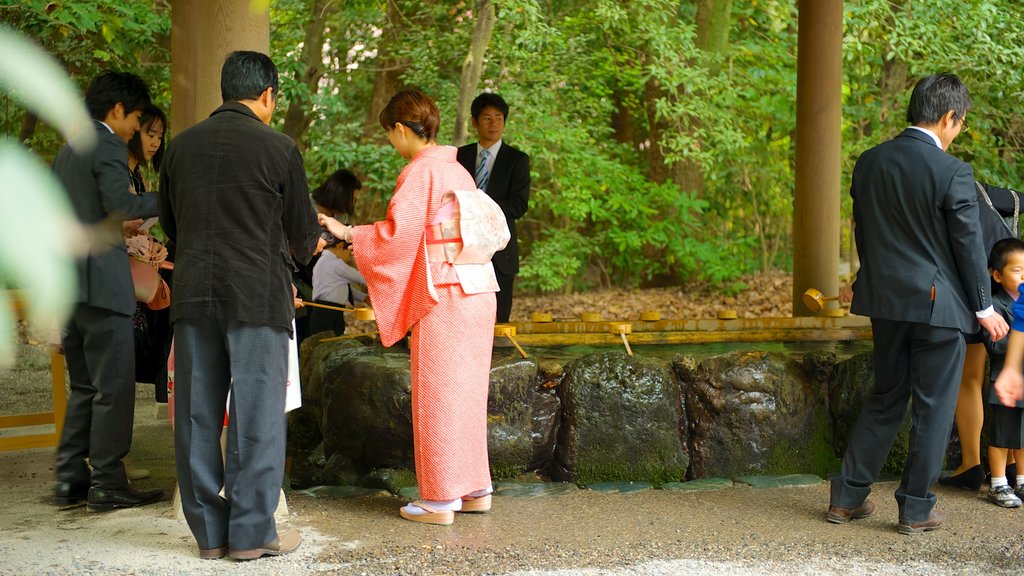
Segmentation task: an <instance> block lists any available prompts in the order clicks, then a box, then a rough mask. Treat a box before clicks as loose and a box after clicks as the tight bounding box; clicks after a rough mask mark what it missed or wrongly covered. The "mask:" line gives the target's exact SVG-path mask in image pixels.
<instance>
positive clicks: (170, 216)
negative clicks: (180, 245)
mask: <svg viewBox="0 0 1024 576" xmlns="http://www.w3.org/2000/svg"><path fill="white" fill-rule="evenodd" d="M169 160H170V157H169V155H168V158H167V159H165V161H164V163H163V166H161V167H160V188H159V189H158V192H157V193H158V194H159V195H160V202H159V209H160V228H161V229H162V230H163V231H164V234H166V235H167V238H168V240H169V244H171V245H177V242H178V221H177V220H175V218H174V205H173V204H172V203H171V196H170V191H171V180H170V176H169V175H168V173H167V165H168V164H170V162H169Z"/></svg>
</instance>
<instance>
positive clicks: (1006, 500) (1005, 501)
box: [988, 484, 1021, 508]
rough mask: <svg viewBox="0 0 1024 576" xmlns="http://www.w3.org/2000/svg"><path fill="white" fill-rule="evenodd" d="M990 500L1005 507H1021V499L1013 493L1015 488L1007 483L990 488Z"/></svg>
mask: <svg viewBox="0 0 1024 576" xmlns="http://www.w3.org/2000/svg"><path fill="white" fill-rule="evenodd" d="M988 500H989V502H992V503H994V504H996V505H998V506H1002V507H1003V508H1019V507H1020V505H1021V500H1020V498H1018V497H1017V495H1016V494H1014V493H1013V488H1010V487H1009V486H1007V485H1005V484H1004V485H1002V486H999V487H998V488H991V489H989V491H988Z"/></svg>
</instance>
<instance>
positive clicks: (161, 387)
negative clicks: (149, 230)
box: [132, 169, 173, 403]
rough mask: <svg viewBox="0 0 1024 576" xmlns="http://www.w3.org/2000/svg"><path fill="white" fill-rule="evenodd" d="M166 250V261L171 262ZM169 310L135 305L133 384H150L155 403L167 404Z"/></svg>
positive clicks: (137, 180)
mask: <svg viewBox="0 0 1024 576" xmlns="http://www.w3.org/2000/svg"><path fill="white" fill-rule="evenodd" d="M132 185H133V186H134V188H135V193H136V194H142V193H144V192H145V191H146V185H145V183H144V182H143V181H142V176H141V174H139V171H138V169H136V170H135V171H134V172H132ZM169 251H170V247H168V260H171V261H173V258H172V256H171V255H170V252H169ZM160 277H161V278H163V279H164V282H167V285H168V286H170V285H171V271H170V270H164V269H161V270H160ZM170 320H171V311H170V308H164V309H163V310H151V309H150V308H149V307H148V306H146V305H145V304H143V303H142V302H138V303H137V304H136V305H135V314H134V315H133V316H132V327H133V328H134V332H135V381H136V382H143V383H147V384H153V385H154V387H155V397H156V401H157V402H161V403H166V402H167V356H168V355H169V354H170V351H171V330H172V327H171V321H170Z"/></svg>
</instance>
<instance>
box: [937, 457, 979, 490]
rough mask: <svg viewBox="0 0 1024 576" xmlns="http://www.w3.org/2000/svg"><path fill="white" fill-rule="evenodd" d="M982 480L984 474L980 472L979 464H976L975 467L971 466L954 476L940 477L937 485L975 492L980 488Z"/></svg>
mask: <svg viewBox="0 0 1024 576" xmlns="http://www.w3.org/2000/svg"><path fill="white" fill-rule="evenodd" d="M984 480H985V472H984V471H982V469H981V464H978V465H977V466H972V467H970V468H968V469H967V470H964V471H963V472H961V473H959V474H957V475H956V476H940V477H939V484H942V485H943V486H953V487H954V488H963V489H964V490H973V491H975V492H977V491H978V490H979V489H980V488H981V483H982V482H983V481H984Z"/></svg>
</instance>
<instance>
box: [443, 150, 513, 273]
mask: <svg viewBox="0 0 1024 576" xmlns="http://www.w3.org/2000/svg"><path fill="white" fill-rule="evenodd" d="M457 158H458V161H459V164H462V166H463V167H464V168H465V169H466V170H467V171H469V173H470V174H475V173H476V158H477V143H476V142H474V143H472V144H466V145H465V146H460V147H459V151H458V154H457ZM484 192H486V193H487V195H488V196H490V197H491V198H492V199H494V201H495V202H497V203H498V206H501V211H502V212H504V213H505V220H506V221H507V223H508V231H509V232H510V233H511V234H512V236H511V238H509V241H508V246H506V247H505V249H504V250H501V251H499V252H495V253H494V256H493V257H492V258H491V262H492V263H494V267H495V268H496V269H497V270H498V271H499V272H501V273H502V274H505V275H506V276H512V275H514V274H517V273H518V272H519V244H518V242H517V240H516V220H518V219H520V218H522V217H523V215H524V214H526V209H527V208H528V207H529V204H530V157H529V156H528V155H527V154H526V153H525V152H522V151H521V150H519V149H517V148H513V147H512V146H509V145H508V143H507V142H505V141H502V143H501V148H499V149H498V155H497V156H495V158H494V167H493V168H492V169H491V176H490V178H489V179H488V181H487V190H484Z"/></svg>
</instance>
